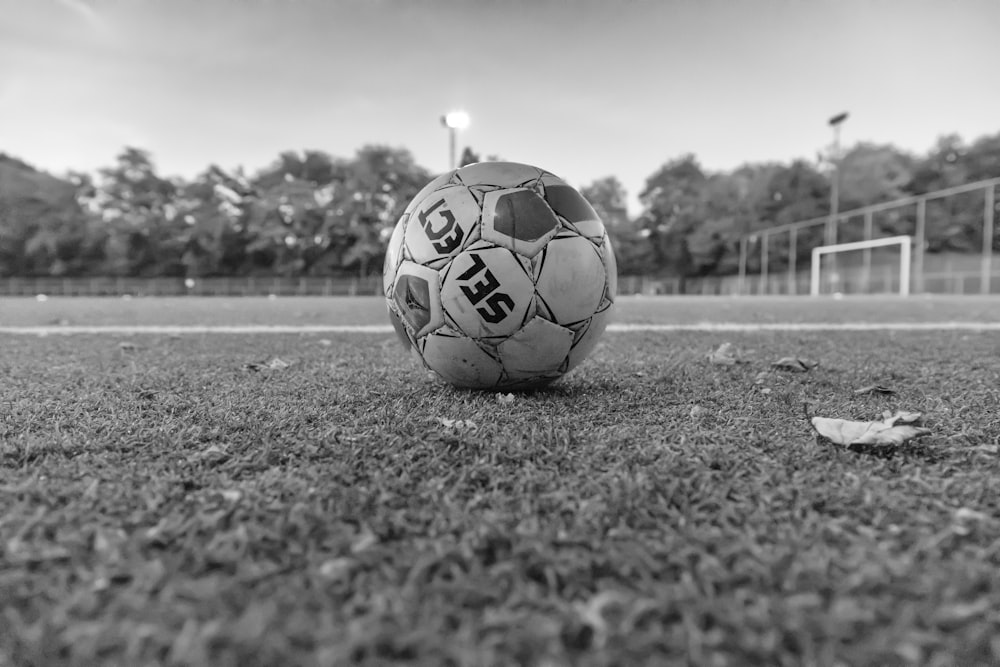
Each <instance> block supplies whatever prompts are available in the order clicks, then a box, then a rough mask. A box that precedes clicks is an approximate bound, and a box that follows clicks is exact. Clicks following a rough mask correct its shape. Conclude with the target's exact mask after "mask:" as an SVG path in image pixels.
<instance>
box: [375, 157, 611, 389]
mask: <svg viewBox="0 0 1000 667" xmlns="http://www.w3.org/2000/svg"><path fill="white" fill-rule="evenodd" d="M617 281H618V273H617V269H616V266H615V255H614V252H613V251H612V249H611V242H610V241H609V240H608V235H607V232H606V231H605V229H604V224H603V223H602V222H601V220H600V218H599V217H598V216H597V213H596V212H595V211H594V209H593V207H591V206H590V204H589V203H587V200H586V199H584V198H583V196H582V195H581V194H580V193H579V192H577V191H576V190H575V189H574V188H573V187H571V186H569V185H567V184H566V183H565V182H564V181H563V180H562V179H560V178H558V177H556V176H555V175H553V174H551V173H549V172H547V171H545V170H543V169H539V168H537V167H532V166H529V165H526V164H518V163H515V162H480V163H477V164H471V165H467V166H465V167H462V168H461V169H456V170H453V171H450V172H447V173H445V174H442V175H441V176H438V177H437V178H435V179H434V180H432V181H431V182H430V183H428V184H427V185H426V186H425V187H424V189H423V190H421V191H420V192H419V193H417V195H416V196H415V197H414V198H413V201H411V202H410V204H409V205H408V206H407V207H406V210H405V211H404V212H403V215H402V216H401V217H400V219H399V222H397V223H396V227H395V228H394V229H393V232H392V236H391V237H390V239H389V246H388V248H387V250H386V256H385V268H384V272H383V288H384V292H385V298H386V303H387V305H388V308H389V319H390V320H391V321H392V324H393V327H394V328H395V330H396V332H397V333H398V334H399V337H400V339H401V340H402V341H403V343H404V345H406V346H407V347H409V348H411V349H412V350H414V351H415V353H416V355H417V357H419V359H420V361H421V362H422V363H423V365H424V366H426V367H427V368H428V369H430V370H431V371H433V372H434V373H436V374H437V375H438V376H440V377H441V378H443V379H444V380H446V381H447V382H450V383H451V384H453V385H455V386H457V387H466V388H472V389H498V390H499V389H531V388H535V387H540V386H543V385H545V384H548V383H550V382H552V381H553V380H556V379H557V378H559V377H561V376H563V375H564V374H565V373H567V372H568V371H570V370H571V369H573V368H574V367H575V366H577V365H578V364H579V363H580V362H581V361H583V359H584V358H585V357H586V356H587V355H588V354H590V352H591V351H592V350H593V349H594V347H595V346H596V345H597V341H598V339H599V338H600V336H601V334H602V333H603V332H604V329H605V327H606V326H607V324H608V320H609V318H610V317H611V313H612V310H613V306H614V299H615V292H616V287H617Z"/></svg>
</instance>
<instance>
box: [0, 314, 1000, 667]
mask: <svg viewBox="0 0 1000 667" xmlns="http://www.w3.org/2000/svg"><path fill="white" fill-rule="evenodd" d="M617 321H618V322H620V323H634V324H642V323H648V324H691V323H701V322H704V323H711V322H715V323H719V322H730V323H740V322H742V323H755V322H756V323H772V324H774V323H781V322H800V323H802V322H805V323H824V322H828V323H844V322H869V323H871V322H875V323H880V322H882V323H884V322H896V323H901V322H913V323H927V322H990V323H996V322H1000V301H998V300H997V299H996V298H994V299H987V298H965V299H954V298H944V299H942V298H933V299H924V298H914V299H910V300H900V299H878V298H866V299H852V298H849V299H844V300H842V301H832V300H822V301H810V300H808V299H784V300H782V299H759V300H758V299H724V298H720V299H669V298H645V299H641V298H631V299H622V300H621V301H620V309H619V316H618V319H617ZM168 323H169V324H198V325H215V324H303V325H316V324H329V325H347V324H372V325H374V324H379V325H381V324H384V323H385V321H384V313H383V311H382V306H381V304H379V303H378V302H377V301H375V300H368V299H354V300H347V299H320V298H313V299H278V300H274V301H269V300H266V299H263V300H244V301H241V300H230V299H204V300H196V299H192V300H145V299H133V300H129V301H126V300H121V299H80V300H72V299H65V300H63V299H50V300H48V301H46V302H38V301H36V300H33V299H30V300H29V299H7V300H0V326H7V327H16V326H38V325H54V326H58V327H72V326H74V325H94V326H96V325H116V324H131V325H135V324H168ZM722 342H731V343H733V344H735V345H736V346H737V347H738V348H739V350H740V351H741V353H742V355H743V356H744V357H745V358H746V360H747V361H748V363H745V364H739V365H733V366H717V365H711V364H709V363H708V362H707V360H706V358H705V357H706V354H707V353H709V352H710V351H712V350H713V349H715V348H716V347H717V346H718V345H719V344H721V343H722ZM796 355H797V356H802V357H808V358H811V359H815V360H818V361H819V362H820V365H819V366H818V367H816V368H814V369H813V370H811V371H809V372H806V373H788V372H783V371H777V370H771V369H770V363H771V362H772V361H774V360H776V359H778V358H779V357H784V356H796ZM274 358H280V359H281V360H282V361H284V362H285V363H286V364H287V365H283V364H275V365H274V366H275V367H274V368H268V367H266V366H264V367H262V366H261V364H263V363H264V362H268V361H269V360H272V359H274ZM875 383H878V384H881V385H885V386H887V387H889V388H891V389H893V390H895V392H896V393H895V394H892V395H867V394H865V395H858V394H855V392H854V390H855V389H857V388H859V387H863V386H865V385H871V384H875ZM896 408H900V409H905V410H914V411H921V412H923V413H924V414H925V422H926V425H927V426H928V427H929V428H930V429H931V430H932V433H931V435H929V436H926V437H924V438H922V439H920V440H917V441H915V442H914V443H913V444H909V445H905V446H903V447H901V448H900V450H899V451H898V452H897V453H896V454H895V455H894V456H891V457H888V458H883V457H874V456H869V455H865V454H857V453H854V452H850V451H846V450H843V449H840V448H837V447H835V446H834V445H832V444H831V443H829V442H825V441H820V440H818V439H817V438H816V436H815V434H814V433H813V432H812V431H811V428H810V425H809V422H808V421H807V419H806V417H805V414H804V413H806V412H807V413H808V414H810V415H821V416H826V417H843V418H848V419H861V420H868V419H875V418H877V417H878V416H879V414H880V413H881V412H882V411H883V410H886V409H896ZM449 420H459V421H456V422H454V423H452V422H449ZM449 423H451V425H448V424H449ZM998 568H1000V334H998V332H997V331H996V330H975V329H974V328H964V329H963V328H956V329H954V330H942V331H919V330H918V331H904V330H872V331H823V330H806V331H796V330H780V329H767V330H761V331H748V332H736V331H718V330H711V329H710V328H708V327H706V330H703V331H656V330H634V331H620V330H619V331H609V332H608V333H607V334H606V335H605V337H604V340H603V342H602V343H601V344H600V346H599V347H598V348H597V350H595V352H594V353H593V355H592V356H591V358H590V359H589V360H588V361H587V362H585V363H584V364H583V365H582V366H581V367H580V368H579V369H577V370H576V371H574V372H573V373H571V374H570V375H568V376H567V377H566V378H565V379H564V380H562V381H561V382H560V383H557V384H556V385H554V386H553V387H552V388H551V389H548V390H546V391H541V392H536V393H530V394H521V395H517V396H515V397H514V399H513V400H512V401H501V400H498V397H497V395H496V394H493V393H488V392H486V393H482V392H466V391H459V390H455V389H452V388H450V387H447V386H444V385H441V384H438V383H436V382H434V381H432V380H431V379H429V378H428V377H427V376H426V374H425V373H424V372H422V371H421V370H420V369H418V368H417V367H416V366H415V365H414V363H413V362H412V361H411V359H410V358H409V357H408V356H407V355H406V354H405V353H404V352H403V351H402V349H401V348H400V347H399V344H398V343H397V341H396V339H395V337H394V335H392V334H391V333H379V332H378V331H368V332H364V333H338V332H336V331H330V332H324V333H313V334H295V333H287V334H266V335H232V334H221V333H218V334H211V335H210V334H182V335H178V334H165V333H147V334H143V335H125V334H86V335H67V336H62V335H47V336H37V335H13V334H0V667H8V666H14V665H17V666H20V665H29V666H30V665H129V666H132V665H212V666H227V665H233V666H235V665H346V664H364V665H387V664H416V665H427V666H431V665H434V666H437V665H477V666H478V665H539V666H542V665H546V666H557V665H624V666H631V665H664V664H690V665H734V666H741V665H823V666H825V665H830V666H833V665H852V666H853V665H872V666H876V665H917V664H920V665H941V666H953V665H995V664H1000V577H998V576H997V572H998Z"/></svg>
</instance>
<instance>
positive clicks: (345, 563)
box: [319, 556, 357, 581]
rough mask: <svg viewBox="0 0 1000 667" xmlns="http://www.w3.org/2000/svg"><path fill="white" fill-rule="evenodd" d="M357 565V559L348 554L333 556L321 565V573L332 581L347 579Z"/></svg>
mask: <svg viewBox="0 0 1000 667" xmlns="http://www.w3.org/2000/svg"><path fill="white" fill-rule="evenodd" d="M356 565H357V561H355V560H354V559H353V558H348V557H346V556H341V557H340V558H331V559H330V560H327V561H323V563H322V564H321V565H320V566H319V575H320V576H321V577H323V578H324V579H330V580H331V581H337V580H346V579H347V578H348V577H349V575H350V574H351V571H352V570H353V569H354V568H355V567H356Z"/></svg>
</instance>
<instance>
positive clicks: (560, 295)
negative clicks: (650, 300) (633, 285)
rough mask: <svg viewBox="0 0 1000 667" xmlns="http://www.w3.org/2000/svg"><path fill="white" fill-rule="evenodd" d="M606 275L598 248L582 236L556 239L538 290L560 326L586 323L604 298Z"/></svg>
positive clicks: (539, 275)
mask: <svg viewBox="0 0 1000 667" xmlns="http://www.w3.org/2000/svg"><path fill="white" fill-rule="evenodd" d="M605 281H606V275H605V270H604V262H603V261H602V260H601V256H600V254H599V253H598V252H597V247H596V246H594V244H593V243H591V242H590V241H589V240H587V239H585V238H584V237H582V236H567V237H560V238H556V239H553V240H552V241H551V242H549V245H548V246H547V247H546V249H545V257H544V259H543V261H542V268H541V270H540V271H539V273H538V280H537V282H536V283H535V290H536V291H537V292H538V296H539V297H541V299H542V300H543V301H544V302H545V305H546V306H548V308H549V310H550V311H551V312H552V315H553V317H554V318H555V320H556V322H558V323H559V324H572V323H573V322H579V321H581V320H585V319H587V318H588V317H590V316H591V315H593V314H594V312H595V311H596V310H597V308H598V307H599V306H600V304H601V300H602V299H603V298H604V288H605Z"/></svg>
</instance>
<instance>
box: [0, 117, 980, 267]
mask: <svg viewBox="0 0 1000 667" xmlns="http://www.w3.org/2000/svg"><path fill="white" fill-rule="evenodd" d="M476 161H479V156H478V155H477V154H476V153H475V152H474V151H472V150H471V149H470V148H466V149H465V151H464V152H463V155H462V160H461V162H462V164H468V163H471V162H476ZM838 164H839V173H840V188H839V192H840V196H839V202H840V209H841V210H847V209H851V208H855V207H860V206H865V205H868V204H874V203H879V202H885V201H890V200H893V199H898V198H900V197H904V196H907V195H913V194H923V193H927V192H932V191H934V190H938V189H941V188H946V187H951V186H954V185H960V184H964V183H969V182H972V181H976V180H982V179H986V178H994V177H997V176H1000V133H998V134H996V135H992V136H984V137H981V138H979V139H977V140H975V141H973V142H971V143H967V142H965V141H964V140H963V139H962V138H961V137H959V136H957V135H948V136H944V137H942V138H940V139H939V140H938V142H937V143H936V144H935V146H934V147H933V148H932V149H931V150H930V151H928V152H927V153H926V154H924V155H913V154H910V153H907V152H905V151H902V150H899V149H898V148H896V147H894V146H891V145H884V144H883V145H879V144H871V143H859V144H857V145H855V146H853V147H851V148H849V149H848V150H846V151H845V152H844V153H843V154H842V155H841V156H839V161H838ZM832 173H833V170H832V169H830V168H829V166H828V165H824V163H823V162H822V161H820V160H817V161H816V162H809V161H805V160H798V161H795V162H792V163H790V164H783V163H777V162H774V163H761V164H746V165H743V166H741V167H739V168H737V169H734V170H730V171H708V170H705V169H703V168H702V167H701V165H700V164H699V162H698V160H697V158H696V157H695V156H694V155H682V156H680V157H677V158H675V159H672V160H669V161H667V162H666V163H665V164H663V165H662V166H661V167H660V168H659V169H658V170H656V172H655V173H653V174H652V175H650V176H649V177H648V178H647V179H646V182H645V186H644V188H643V189H642V191H641V192H640V193H639V201H640V203H641V211H640V212H639V213H638V214H637V215H633V216H630V215H629V211H628V208H627V205H626V200H627V193H626V191H625V189H624V187H623V186H622V184H621V182H620V181H619V180H618V179H617V178H616V177H614V176H607V177H605V178H601V179H598V180H596V181H594V182H593V183H590V184H587V185H584V186H583V187H581V188H580V190H581V192H582V193H583V194H584V195H585V196H586V197H587V198H588V199H589V200H590V201H591V203H593V205H594V207H595V208H596V209H597V211H598V212H599V213H600V215H601V217H602V218H603V220H604V221H605V223H606V225H607V227H608V229H609V233H610V234H611V236H612V241H613V244H614V247H615V251H616V255H617V257H618V265H619V271H620V273H622V274H623V275H627V274H633V275H671V276H680V277H693V276H705V275H728V274H732V273H735V272H736V271H737V263H738V257H739V240H740V238H741V237H743V236H744V235H746V234H748V233H753V232H756V231H760V230H764V229H767V228H770V227H773V226H776V225H781V224H785V223H790V222H796V221H800V220H805V219H809V218H816V217H820V216H823V215H826V214H828V212H829V207H830V192H831V178H832ZM432 176H433V174H432V173H430V172H429V171H428V170H427V169H426V168H424V167H422V166H420V165H419V164H417V163H416V162H415V161H414V159H413V157H412V155H411V154H410V153H409V151H407V150H405V149H401V148H395V147H388V146H381V145H368V146H364V147H363V148H361V149H360V150H358V151H357V153H356V154H355V155H354V156H353V157H351V158H340V157H335V156H331V155H329V154H327V153H325V152H322V151H318V150H309V151H304V152H294V151H288V152H285V153H282V154H280V155H279V156H278V158H277V159H276V160H275V161H274V162H273V163H272V164H270V165H269V166H267V167H266V168H264V169H261V170H260V171H258V172H257V173H254V174H247V173H245V172H244V171H243V170H242V169H235V170H225V169H222V168H220V167H218V166H216V165H210V166H209V167H208V168H206V169H205V170H204V171H203V172H202V173H200V174H198V175H197V176H196V177H194V178H192V179H182V178H167V177H164V176H162V175H160V174H159V173H158V172H157V170H156V167H155V164H154V161H153V159H152V156H151V155H150V153H149V152H147V151H144V150H141V149H139V148H134V147H127V148H125V149H124V150H123V151H122V152H121V154H120V155H118V156H117V158H116V160H115V163H114V164H113V165H111V166H109V167H106V168H102V169H99V170H97V171H96V173H84V172H71V173H69V174H66V175H65V176H55V175H52V174H49V173H46V172H43V171H40V170H38V169H36V168H34V167H32V166H31V165H30V164H28V163H26V162H24V161H22V160H20V159H18V158H15V157H12V156H8V155H5V154H3V153H0V277H13V276H19V277H38V276H64V277H74V276H127V277H154V276H156V277H161V276H167V277H212V276H252V275H267V276H295V277H298V276H337V275H358V276H367V275H372V274H377V273H378V272H379V271H380V270H381V264H382V260H383V257H384V251H385V245H386V242H387V240H388V234H389V232H390V231H391V229H392V226H393V225H394V224H395V221H396V220H397V219H398V217H399V215H400V214H401V212H402V210H403V209H404V208H405V206H406V204H407V203H408V202H409V201H410V199H411V198H412V197H413V196H414V195H415V194H416V193H417V191H419V190H420V188H421V187H423V185H424V184H425V183H426V182H427V181H428V180H430V178H432ZM998 210H1000V209H998ZM982 211H983V204H982V198H981V194H980V196H979V198H966V199H962V198H953V199H951V200H948V201H946V202H945V203H943V204H942V205H941V206H938V207H937V208H934V209H930V208H929V209H928V214H927V243H928V247H927V250H928V251H929V252H937V251H943V250H955V251H973V250H979V249H980V247H981V235H982V231H981V230H982V228H981V225H982ZM907 224H910V222H909V221H907V220H903V219H901V218H900V216H899V215H898V214H894V215H889V216H885V217H883V218H880V219H879V220H878V222H877V226H878V229H877V230H875V231H876V235H881V234H884V233H912V229H910V230H902V231H900V229H899V228H900V227H901V226H903V227H905V226H906V225H907ZM977 244H978V245H977ZM993 246H994V250H1000V237H997V238H994V241H993ZM808 250H809V248H808V246H807V245H806V244H802V245H801V246H800V248H799V252H801V253H808ZM776 256H780V254H777V253H776ZM779 261H780V260H779ZM774 268H776V269H778V268H780V266H775V267H774Z"/></svg>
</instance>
